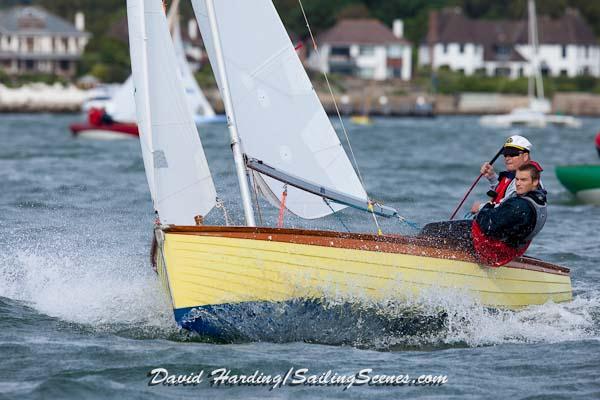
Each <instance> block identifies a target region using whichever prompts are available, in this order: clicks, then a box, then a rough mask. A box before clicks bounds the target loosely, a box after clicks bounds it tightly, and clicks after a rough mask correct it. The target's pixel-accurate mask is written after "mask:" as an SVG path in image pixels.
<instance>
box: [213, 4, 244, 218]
mask: <svg viewBox="0 0 600 400" xmlns="http://www.w3.org/2000/svg"><path fill="white" fill-rule="evenodd" d="M206 8H207V11H208V19H209V22H210V29H211V33H212V39H213V46H214V51H215V55H216V64H217V68H218V70H219V77H220V84H221V87H222V88H223V90H222V97H223V103H224V105H225V112H226V114H227V126H228V128H229V135H230V138H231V150H232V152H233V158H234V163H235V169H236V173H237V178H238V183H239V185H240V192H241V197H242V205H243V208H244V216H245V218H246V225H247V226H256V221H255V219H254V209H253V207H252V197H251V195H250V188H249V185H248V171H247V170H246V166H245V163H244V155H243V153H242V149H241V144H240V137H239V135H238V132H237V126H236V120H235V111H234V107H233V103H232V102H231V92H230V90H229V83H228V80H227V71H226V69H225V61H224V60H223V53H222V50H221V41H220V36H219V27H218V24H217V20H216V17H215V9H214V3H213V0H207V1H206Z"/></svg>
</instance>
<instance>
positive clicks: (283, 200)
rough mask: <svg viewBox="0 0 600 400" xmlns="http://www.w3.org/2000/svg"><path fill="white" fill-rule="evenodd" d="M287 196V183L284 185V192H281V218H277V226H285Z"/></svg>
mask: <svg viewBox="0 0 600 400" xmlns="http://www.w3.org/2000/svg"><path fill="white" fill-rule="evenodd" d="M286 198H287V183H286V184H285V185H283V193H282V194H281V204H280V205H279V218H278V219H277V227H278V228H282V227H283V214H284V213H285V199H286Z"/></svg>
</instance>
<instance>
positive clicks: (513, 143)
mask: <svg viewBox="0 0 600 400" xmlns="http://www.w3.org/2000/svg"><path fill="white" fill-rule="evenodd" d="M504 147H513V148H515V149H519V150H525V151H531V142H530V141H529V140H527V139H525V138H524V137H523V136H519V135H513V136H511V137H509V138H508V139H506V142H504Z"/></svg>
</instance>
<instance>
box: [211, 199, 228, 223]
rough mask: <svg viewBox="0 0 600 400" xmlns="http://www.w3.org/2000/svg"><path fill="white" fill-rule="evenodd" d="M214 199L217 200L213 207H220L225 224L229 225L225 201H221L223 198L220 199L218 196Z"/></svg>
mask: <svg viewBox="0 0 600 400" xmlns="http://www.w3.org/2000/svg"><path fill="white" fill-rule="evenodd" d="M216 200H217V201H216V202H215V208H220V209H222V210H223V216H224V217H225V226H230V225H231V224H230V223H229V214H227V209H226V208H225V203H223V200H221V199H220V198H218V197H217V199H216Z"/></svg>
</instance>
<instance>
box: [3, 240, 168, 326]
mask: <svg viewBox="0 0 600 400" xmlns="http://www.w3.org/2000/svg"><path fill="white" fill-rule="evenodd" d="M51 247H52V246H51ZM59 247H61V246H58V245H56V246H53V247H52V248H44V249H40V248H39V247H32V248H26V249H15V250H13V251H9V252H8V253H9V254H6V252H5V254H4V258H3V260H2V261H1V262H0V296H1V297H7V298H10V299H13V300H17V301H21V302H23V303H25V304H26V305H28V306H29V307H32V308H33V309H35V310H36V311H38V312H39V313H42V314H45V315H48V316H50V317H55V318H59V319H61V320H63V321H66V322H69V323H75V324H79V325H83V326H85V327H87V328H90V327H91V328H92V329H94V330H100V331H109V332H111V331H112V332H115V331H116V332H122V331H126V332H129V333H130V334H133V335H134V336H140V335H141V336H144V335H145V332H147V331H153V332H162V334H164V333H165V332H167V333H172V332H173V331H174V330H175V327H174V323H173V317H172V312H171V309H170V306H169V305H168V300H167V299H166V298H165V297H164V296H163V292H162V290H161V288H160V287H159V285H158V281H157V279H156V277H155V276H154V273H153V272H152V271H151V269H150V268H149V267H148V265H145V263H144V262H143V260H140V258H139V257H136V256H135V255H123V254H115V253H112V254H111V253H110V252H104V253H103V252H102V251H100V249H97V250H96V251H93V250H89V249H88V250H87V251H83V250H81V251H78V250H75V249H69V246H66V247H63V248H62V249H61V248H59ZM132 330H133V331H132Z"/></svg>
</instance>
